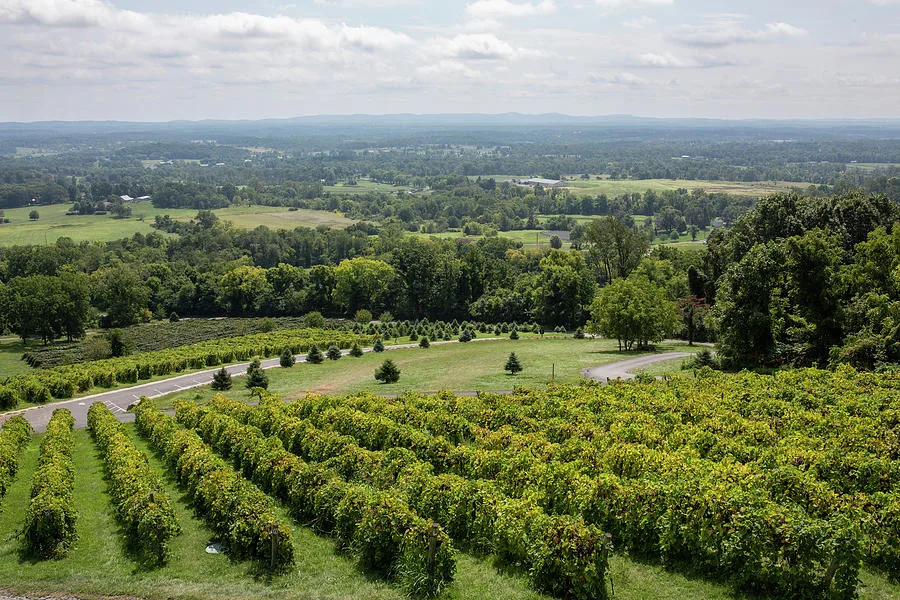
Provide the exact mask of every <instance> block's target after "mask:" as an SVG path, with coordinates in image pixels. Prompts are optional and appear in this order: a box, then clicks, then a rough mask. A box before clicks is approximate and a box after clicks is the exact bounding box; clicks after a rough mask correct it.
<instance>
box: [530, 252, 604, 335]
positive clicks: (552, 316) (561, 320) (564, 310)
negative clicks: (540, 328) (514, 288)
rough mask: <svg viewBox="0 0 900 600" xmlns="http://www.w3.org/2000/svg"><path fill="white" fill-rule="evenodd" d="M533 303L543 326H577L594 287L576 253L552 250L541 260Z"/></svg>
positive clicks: (589, 273)
mask: <svg viewBox="0 0 900 600" xmlns="http://www.w3.org/2000/svg"><path fill="white" fill-rule="evenodd" d="M540 268H541V270H540V273H539V274H538V275H537V277H536V278H535V280H534V287H533V293H532V299H533V302H534V311H535V316H536V317H537V318H538V319H539V320H540V321H541V323H543V324H544V325H549V326H552V327H555V326H557V325H565V326H572V327H575V326H578V325H580V324H581V323H583V322H584V312H585V309H586V308H587V306H588V305H589V304H590V302H591V299H593V297H594V289H595V288H596V284H595V283H594V279H593V277H592V276H591V272H590V270H589V269H588V268H587V264H586V263H585V261H584V256H583V255H582V254H581V253H580V252H577V251H570V252H564V251H562V250H551V251H550V252H549V253H547V255H546V256H545V257H544V258H542V259H541V263H540Z"/></svg>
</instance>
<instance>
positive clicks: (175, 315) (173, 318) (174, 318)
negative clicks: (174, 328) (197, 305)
mask: <svg viewBox="0 0 900 600" xmlns="http://www.w3.org/2000/svg"><path fill="white" fill-rule="evenodd" d="M180 320H181V317H179V316H178V313H177V312H175V311H174V310H173V311H172V312H170V313H169V322H170V323H177V322H178V321H180Z"/></svg>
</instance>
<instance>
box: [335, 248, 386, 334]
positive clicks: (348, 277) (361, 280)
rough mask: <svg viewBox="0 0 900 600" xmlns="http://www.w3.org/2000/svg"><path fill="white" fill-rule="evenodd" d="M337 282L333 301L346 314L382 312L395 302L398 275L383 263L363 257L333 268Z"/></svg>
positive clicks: (343, 262) (345, 261)
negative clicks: (365, 309) (361, 311)
mask: <svg viewBox="0 0 900 600" xmlns="http://www.w3.org/2000/svg"><path fill="white" fill-rule="evenodd" d="M334 279H335V285H334V301H335V302H336V303H337V304H338V306H340V307H341V308H343V309H344V311H345V312H346V313H347V314H354V313H355V312H357V311H358V310H360V309H363V308H366V307H372V308H375V309H383V308H385V307H387V306H390V305H391V304H393V303H394V301H395V298H396V295H395V292H396V289H397V283H398V281H397V273H396V272H395V271H394V268H393V267H392V266H391V265H389V264H388V263H386V262H384V261H381V260H374V259H371V258H361V257H360V258H353V259H350V260H343V261H341V264H339V265H338V266H337V267H335V269H334ZM369 314H370V315H371V313H369ZM369 320H370V321H371V318H370V319H369Z"/></svg>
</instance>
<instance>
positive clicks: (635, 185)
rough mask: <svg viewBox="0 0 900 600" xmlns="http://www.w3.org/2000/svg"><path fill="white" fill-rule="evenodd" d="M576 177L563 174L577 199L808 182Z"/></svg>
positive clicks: (779, 187)
mask: <svg viewBox="0 0 900 600" xmlns="http://www.w3.org/2000/svg"><path fill="white" fill-rule="evenodd" d="M485 177H492V178H494V179H495V180H497V181H498V182H499V181H503V180H505V179H527V178H525V177H522V176H514V175H486V176H485ZM580 177H581V176H580V175H567V176H566V186H567V187H568V188H571V189H570V191H572V192H573V193H574V194H575V195H578V196H587V195H590V196H597V195H599V194H606V195H607V196H618V195H620V194H626V193H627V194H631V193H634V192H640V193H644V192H646V191H647V190H653V191H655V192H664V191H666V190H677V189H679V188H684V189H687V190H695V189H697V188H703V189H704V190H706V191H707V192H711V193H712V192H725V193H729V194H735V195H739V196H765V195H766V194H772V193H775V192H786V191H790V190H792V189H794V188H795V187H799V188H800V189H806V188H807V187H809V184H808V183H803V182H792V181H774V182H773V181H750V182H744V181H709V180H703V179H606V178H605V176H604V175H600V177H601V179H597V177H598V176H597V175H591V178H590V179H589V180H584V179H581V178H580Z"/></svg>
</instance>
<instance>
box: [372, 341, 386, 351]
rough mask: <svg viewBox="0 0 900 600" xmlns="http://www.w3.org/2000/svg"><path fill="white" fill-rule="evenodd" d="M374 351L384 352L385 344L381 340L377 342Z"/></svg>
mask: <svg viewBox="0 0 900 600" xmlns="http://www.w3.org/2000/svg"><path fill="white" fill-rule="evenodd" d="M372 350H374V351H375V352H384V342H382V341H381V338H378V339H376V340H375V343H374V344H373V345H372Z"/></svg>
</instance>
